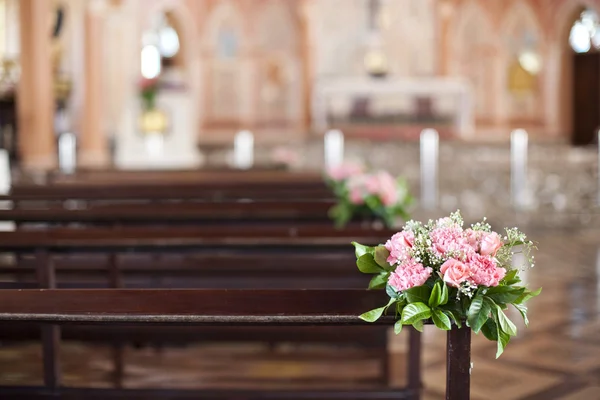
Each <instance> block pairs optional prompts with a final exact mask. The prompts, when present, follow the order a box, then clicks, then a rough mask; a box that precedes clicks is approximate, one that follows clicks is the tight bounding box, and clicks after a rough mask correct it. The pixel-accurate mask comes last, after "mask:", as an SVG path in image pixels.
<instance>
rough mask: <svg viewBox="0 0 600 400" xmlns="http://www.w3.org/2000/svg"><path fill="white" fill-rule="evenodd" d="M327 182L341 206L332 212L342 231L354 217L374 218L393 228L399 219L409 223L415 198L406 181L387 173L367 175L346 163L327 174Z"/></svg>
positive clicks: (357, 165) (358, 168)
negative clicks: (409, 211)
mask: <svg viewBox="0 0 600 400" xmlns="http://www.w3.org/2000/svg"><path fill="white" fill-rule="evenodd" d="M325 181H326V182H327V184H328V185H329V186H330V187H331V188H332V190H333V192H334V194H335V196H336V198H337V204H336V205H335V206H333V207H332V208H331V209H330V210H329V215H330V217H331V218H332V219H333V220H334V221H335V225H336V227H338V228H341V227H344V226H345V225H346V224H347V223H348V221H350V220H351V219H352V218H354V217H359V218H373V219H376V220H380V221H382V222H383V223H384V224H385V225H386V226H387V227H393V226H394V225H395V223H396V219H397V218H399V217H400V218H402V219H403V220H407V219H408V218H409V217H408V213H407V208H408V206H409V205H410V204H411V203H412V201H413V199H412V197H411V196H410V193H409V191H408V185H407V183H406V181H405V180H404V179H402V178H394V177H393V176H392V175H390V174H389V173H388V172H386V171H376V172H366V171H365V169H364V167H363V166H362V165H360V164H352V163H346V164H342V165H340V166H338V167H335V168H332V169H330V170H329V171H328V172H327V175H326V178H325Z"/></svg>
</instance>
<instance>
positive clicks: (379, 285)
mask: <svg viewBox="0 0 600 400" xmlns="http://www.w3.org/2000/svg"><path fill="white" fill-rule="evenodd" d="M388 277H389V273H388V272H383V273H381V274H379V275H375V276H374V277H373V278H371V281H370V282H369V289H371V290H373V289H383V288H384V287H385V285H387V281H388Z"/></svg>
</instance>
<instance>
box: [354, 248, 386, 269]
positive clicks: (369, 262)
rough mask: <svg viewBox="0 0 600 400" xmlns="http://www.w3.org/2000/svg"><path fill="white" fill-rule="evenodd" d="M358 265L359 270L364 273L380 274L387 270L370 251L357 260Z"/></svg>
mask: <svg viewBox="0 0 600 400" xmlns="http://www.w3.org/2000/svg"><path fill="white" fill-rule="evenodd" d="M356 266H357V267H358V269H359V271H360V272H362V273H364V274H378V273H380V272H385V271H384V270H383V268H381V267H380V266H379V265H377V263H376V262H375V260H374V259H373V255H371V254H369V253H367V254H363V255H362V256H360V257H359V258H358V260H356Z"/></svg>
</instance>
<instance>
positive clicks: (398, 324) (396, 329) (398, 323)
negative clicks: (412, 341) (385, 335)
mask: <svg viewBox="0 0 600 400" xmlns="http://www.w3.org/2000/svg"><path fill="white" fill-rule="evenodd" d="M400 332H402V321H401V320H398V321H396V323H395V324H394V333H395V334H396V335H399V334H400Z"/></svg>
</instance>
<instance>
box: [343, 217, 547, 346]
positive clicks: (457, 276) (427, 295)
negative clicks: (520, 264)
mask: <svg viewBox="0 0 600 400" xmlns="http://www.w3.org/2000/svg"><path fill="white" fill-rule="evenodd" d="M353 244H354V247H355V250H356V257H357V266H358V269H359V270H360V271H361V272H363V273H366V274H374V277H373V278H372V279H371V282H370V284H369V289H383V288H385V289H386V292H387V294H388V296H389V297H390V300H389V302H388V304H387V305H386V306H384V307H381V308H377V309H375V310H371V311H369V312H366V313H364V314H363V315H361V316H360V318H362V319H363V320H365V321H367V322H374V321H376V320H378V319H379V318H380V317H381V316H382V315H383V314H384V313H386V312H387V310H388V309H389V308H390V307H391V308H392V309H393V310H395V315H396V319H397V321H396V323H395V325H394V330H395V331H396V333H399V332H400V331H401V330H402V327H403V326H404V325H412V326H413V327H415V328H416V329H418V330H422V329H423V323H424V322H425V321H428V320H431V321H432V322H433V323H434V324H435V326H437V327H438V328H440V329H443V330H450V329H451V327H452V324H453V323H454V324H455V325H457V326H459V327H460V326H461V325H462V324H463V323H465V324H466V325H467V326H469V327H470V328H471V329H472V330H473V331H474V332H475V333H479V332H480V331H481V332H483V334H484V335H485V337H486V338H488V339H489V340H493V341H497V342H498V351H497V353H496V357H499V356H500V355H501V354H502V352H503V351H504V348H505V346H506V345H507V344H508V342H509V340H510V338H511V337H512V336H515V335H516V334H517V328H516V326H515V325H514V324H513V322H512V321H510V319H508V317H507V316H506V315H505V314H504V310H506V309H507V308H508V306H509V305H512V306H514V307H515V308H516V309H517V310H518V311H519V312H520V313H521V315H522V317H523V320H524V322H525V325H528V324H529V321H528V319H527V307H526V306H525V303H526V302H527V301H528V300H529V299H531V298H532V297H535V296H537V295H539V294H540V292H541V288H540V289H538V290H536V291H533V292H532V291H530V290H528V289H527V288H526V287H524V286H519V283H520V282H521V280H520V278H519V276H518V275H519V271H520V268H514V267H513V266H512V256H513V255H514V254H515V251H520V252H522V253H523V254H524V255H525V258H526V259H527V261H528V264H530V266H533V265H534V263H533V260H534V257H533V256H532V255H531V251H532V250H533V249H534V246H533V243H532V242H531V241H529V240H527V238H526V236H525V234H523V233H522V232H520V231H519V230H518V229H517V228H510V229H506V233H505V235H504V236H503V237H502V236H501V235H500V234H498V233H496V232H493V231H492V230H491V227H490V225H489V224H487V223H486V222H485V220H484V221H483V222H480V223H477V224H474V225H472V226H471V227H470V228H468V229H464V228H463V220H462V217H461V215H460V213H459V212H458V211H457V212H455V213H453V214H451V216H450V217H448V218H442V219H439V220H437V221H429V223H427V224H422V223H420V222H415V221H409V222H408V223H407V224H406V225H405V226H404V229H403V230H402V231H401V232H399V233H396V234H395V235H394V236H392V237H391V238H390V239H389V240H388V241H387V242H386V243H385V244H384V245H380V246H377V247H368V246H363V245H361V244H358V243H353Z"/></svg>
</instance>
